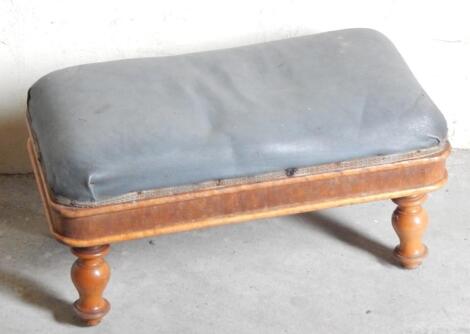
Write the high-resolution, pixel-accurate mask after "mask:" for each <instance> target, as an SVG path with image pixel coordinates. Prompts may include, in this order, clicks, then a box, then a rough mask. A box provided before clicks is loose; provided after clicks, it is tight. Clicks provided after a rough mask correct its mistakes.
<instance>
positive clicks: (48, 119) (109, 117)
mask: <svg viewBox="0 0 470 334" xmlns="http://www.w3.org/2000/svg"><path fill="white" fill-rule="evenodd" d="M28 116H29V120H30V124H31V128H32V132H33V134H34V136H35V139H36V144H37V146H38V149H39V152H40V159H41V164H42V166H43V169H44V171H45V174H46V178H47V183H48V185H49V187H50V189H51V190H52V193H53V194H54V195H55V196H56V198H58V199H61V200H67V201H72V202H77V203H86V202H94V203H96V202H99V201H104V200H107V201H109V199H112V198H113V197H115V196H120V195H123V194H126V193H129V192H136V191H142V190H149V189H155V188H162V187H175V186H181V185H188V184H197V183H200V182H204V181H208V180H216V179H226V178H234V177H243V176H252V175H257V174H261V173H266V172H271V171H279V170H283V169H288V168H298V167H305V166H314V165H317V164H322V163H329V162H337V161H345V160H351V159H357V158H362V157H373V156H378V155H388V154H396V153H401V152H409V151H413V150H418V149H423V148H429V147H432V146H435V145H439V144H440V143H441V142H443V141H444V140H445V139H446V135H447V127H446V121H445V119H444V117H443V116H442V114H441V113H440V112H439V110H438V109H437V108H436V106H435V105H434V104H433V102H432V101H431V100H430V98H429V97H428V95H427V94H426V93H425V92H424V90H423V88H422V87H421V86H420V85H419V83H418V82H417V81H416V79H415V78H414V76H413V75H412V73H411V72H410V70H409V68H408V67H407V65H406V64H405V63H404V61H403V59H402V57H401V56H400V55H399V53H398V52H397V50H396V49H395V47H394V46H393V45H392V44H391V42H390V41H389V40H388V39H387V38H386V37H384V36H383V35H382V34H380V33H378V32H376V31H373V30H369V29H349V30H343V31H335V32H329V33H322V34H316V35H311V36H305V37H297V38H292V39H287V40H281V41H274V42H269V43H263V44H258V45H250V46H244V47H238V48H232V49H225V50H217V51H210V52H203V53H195V54H188V55H179V56H171V57H160V58H143V59H130V60H120V61H113V62H106V63H96V64H88V65H81V66H75V67H71V68H66V69H63V70H59V71H56V72H53V73H51V74H48V75H46V76H45V77H43V78H41V79H40V80H38V81H37V82H36V83H35V84H34V85H33V86H32V88H31V89H30V92H29V102H28Z"/></svg>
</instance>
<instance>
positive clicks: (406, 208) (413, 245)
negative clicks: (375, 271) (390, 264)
mask: <svg viewBox="0 0 470 334" xmlns="http://www.w3.org/2000/svg"><path fill="white" fill-rule="evenodd" d="M425 200H426V194H419V195H413V196H407V197H401V198H396V199H393V202H395V203H396V204H397V205H398V207H397V208H396V209H395V211H394V212H393V216H392V224H393V228H394V229H395V231H396V232H397V234H398V237H399V238H400V244H399V245H398V246H397V247H396V248H395V250H394V255H395V258H396V259H398V261H400V263H401V264H402V265H403V266H404V267H405V268H407V269H414V268H416V267H418V266H419V265H420V264H421V262H422V261H423V259H424V257H426V255H427V253H428V249H427V247H426V246H425V245H424V244H423V243H422V242H421V237H422V235H423V233H424V231H425V229H426V226H427V225H428V215H427V213H426V211H425V210H424V208H423V207H422V206H421V204H422V203H423V202H424V201H425Z"/></svg>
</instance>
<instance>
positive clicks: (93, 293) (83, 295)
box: [71, 245, 110, 326]
mask: <svg viewBox="0 0 470 334" xmlns="http://www.w3.org/2000/svg"><path fill="white" fill-rule="evenodd" d="M108 252H109V245H104V246H95V247H85V248H72V253H73V254H74V255H76V256H77V257H78V259H77V260H76V261H75V263H74V264H73V266H72V272H71V275H72V281H73V284H74V285H75V287H76V288H77V290H78V294H79V296H80V298H79V299H78V300H77V301H75V303H74V304H73V308H74V310H75V313H76V314H77V315H78V316H79V317H80V319H82V320H83V321H84V322H85V323H86V324H87V325H89V326H94V325H97V324H99V323H100V321H101V319H102V318H103V317H104V316H105V314H106V313H108V311H109V309H110V305H109V302H108V301H107V300H106V299H104V298H103V297H102V293H103V291H104V289H105V288H106V284H107V283H108V280H109V275H110V270H109V266H108V264H107V263H106V261H105V260H104V256H105V255H106V254H108Z"/></svg>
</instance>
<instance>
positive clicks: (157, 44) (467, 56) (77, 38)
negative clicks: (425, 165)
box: [0, 0, 470, 173]
mask: <svg viewBox="0 0 470 334" xmlns="http://www.w3.org/2000/svg"><path fill="white" fill-rule="evenodd" d="M468 2H469V1H465V0H462V1H453V0H446V1H430V0H428V1H416V0H415V1H411V0H382V1H379V0H370V1H365V0H362V1H361V0H355V1H348V0H328V1H324V0H323V1H312V0H310V1H306V0H305V1H301V0H298V1H295V0H292V1H278V0H269V1H256V0H251V1H246V2H245V1H240V0H239V1H220V0H219V1H208V0H198V1H175V0H172V1H168V0H166V1H140V0H132V1H117V0H109V1H105V0H101V1H96V0H94V1H92V0H82V1H65V0H41V1H32V0H29V1H28V0H0V172H9V173H13V172H26V171H29V170H30V168H29V163H28V161H27V157H26V151H25V139H26V130H25V126H24V110H25V103H26V99H25V98H26V91H27V89H28V87H29V86H30V85H31V84H32V83H33V82H34V81H35V80H37V79H38V78H39V77H41V76H42V75H44V74H46V73H48V72H50V71H52V70H55V69H59V68H61V67H65V66H70V65H75V64H80V63H87V62H96V61H104V60H111V59H118V58H128V57H141V56H161V55H171V54H177V53H184V52H189V51H195V50H205V49H213V48H222V47H229V46H235V45H242V44H247V43H254V42H261V41H267V40H272V39H279V38H285V37H290V36H298V35H305V34H310V33H315V32H320V31H326V30H335V29H342V28H350V27H370V28H375V29H378V30H380V31H382V32H384V33H385V34H386V35H388V36H389V37H390V38H391V39H392V40H393V41H394V42H395V44H396V45H397V47H398V48H399V49H400V50H401V52H402V54H403V56H404V57H405V59H406V60H407V61H408V63H409V65H410V67H411V68H412V69H413V71H414V73H415V75H416V76H417V77H418V79H419V80H420V82H421V83H422V84H423V86H424V87H425V89H426V90H427V91H428V93H429V95H431V97H432V98H433V100H434V101H435V103H436V104H437V105H438V106H439V107H440V108H441V110H442V111H443V112H444V114H445V115H446V117H447V120H448V123H449V128H450V139H451V141H452V143H453V145H454V147H462V148H463V147H466V148H470V116H469V115H470V96H469V95H470V94H469V93H470V91H469V88H470V18H469V15H470V7H468V8H467V6H466V3H468ZM469 5H470V4H469Z"/></svg>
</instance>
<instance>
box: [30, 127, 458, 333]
mask: <svg viewBox="0 0 470 334" xmlns="http://www.w3.org/2000/svg"><path fill="white" fill-rule="evenodd" d="M32 138H33V137H32V136H31V135H30V139H29V140H28V151H29V155H30V158H31V162H32V165H33V169H34V174H35V177H36V181H37V186H38V188H39V192H40V194H41V197H42V201H43V203H44V208H45V211H46V217H47V220H48V223H49V228H50V231H51V233H52V234H53V235H54V237H55V238H56V239H57V240H59V241H60V242H62V243H64V244H66V245H68V246H70V247H72V248H73V252H74V254H75V255H77V256H78V260H77V262H76V263H75V264H74V266H73V271H72V273H73V274H72V277H73V280H74V283H75V285H76V287H77V289H78V291H79V294H80V298H79V300H77V302H75V304H74V308H75V311H76V312H77V314H78V315H79V317H80V318H81V319H83V320H84V321H85V322H87V323H88V324H90V325H94V324H97V323H98V322H99V321H100V320H101V318H102V317H103V316H104V315H105V314H106V312H107V311H108V310H109V303H108V302H107V301H106V300H105V299H104V298H102V291H103V290H104V287H105V285H106V282H107V280H108V278H109V267H108V266H107V264H106V262H105V261H104V259H103V257H104V255H105V254H106V253H107V252H108V244H110V243H114V242H120V241H125V240H130V239H136V238H143V237H149V236H155V235H160V234H165V233H173V232H180V231H187V230H192V229H197V228H203V227H209V226H215V225H222V224H228V223H237V222H242V221H247V220H253V219H259V218H266V217H274V216H282V215H289V214H295V213H301V212H307V211H314V210H318V209H324V208H330V207H337V206H343V205H349V204H356V203H363V202H369V201H376V200H384V199H393V200H394V202H395V203H397V205H398V207H397V209H396V210H395V212H394V214H393V218H392V221H393V226H394V228H395V230H396V232H397V234H398V236H399V238H400V244H399V246H397V248H396V249H395V252H394V253H395V256H396V258H397V259H398V260H399V261H400V263H401V264H402V265H403V266H404V267H406V268H414V267H416V266H418V265H419V264H420V263H421V261H422V259H423V258H424V256H425V255H426V253H427V248H426V246H424V244H422V242H421V235H422V233H423V232H424V229H425V227H426V224H427V216H426V213H425V211H424V209H423V208H422V207H421V203H422V202H423V201H424V199H425V196H426V195H425V194H426V193H428V192H430V191H433V190H436V189H438V188H440V187H441V186H443V184H444V183H445V182H446V180H447V171H446V166H445V161H446V158H447V156H448V154H449V152H450V145H449V144H448V143H445V144H444V145H441V146H440V147H439V148H438V149H437V150H434V151H432V152H431V153H429V154H426V155H417V156H414V157H410V158H408V159H405V160H399V161H393V162H389V163H384V164H379V165H372V166H359V167H358V166H354V165H352V167H351V168H342V169H339V170H338V169H337V170H335V169H331V170H325V171H324V172H321V173H316V174H313V175H302V176H292V177H286V178H282V179H277V180H265V181H261V182H255V183H249V184H236V185H230V186H224V187H220V188H216V189H201V190H197V191H191V192H186V193H180V194H174V195H168V196H160V197H154V198H146V199H142V200H138V201H130V202H124V203H117V204H108V205H102V206H97V207H85V208H81V207H73V206H67V205H63V204H59V203H58V202H57V201H55V200H54V198H53V196H52V194H51V193H50V191H49V189H48V186H47V184H46V181H45V177H44V172H43V169H42V167H41V164H40V162H39V159H38V154H37V151H36V149H35V147H36V146H35V144H34V141H33V139H32ZM96 272H99V273H101V275H98V276H99V277H98V276H96V275H95V274H96Z"/></svg>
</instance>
